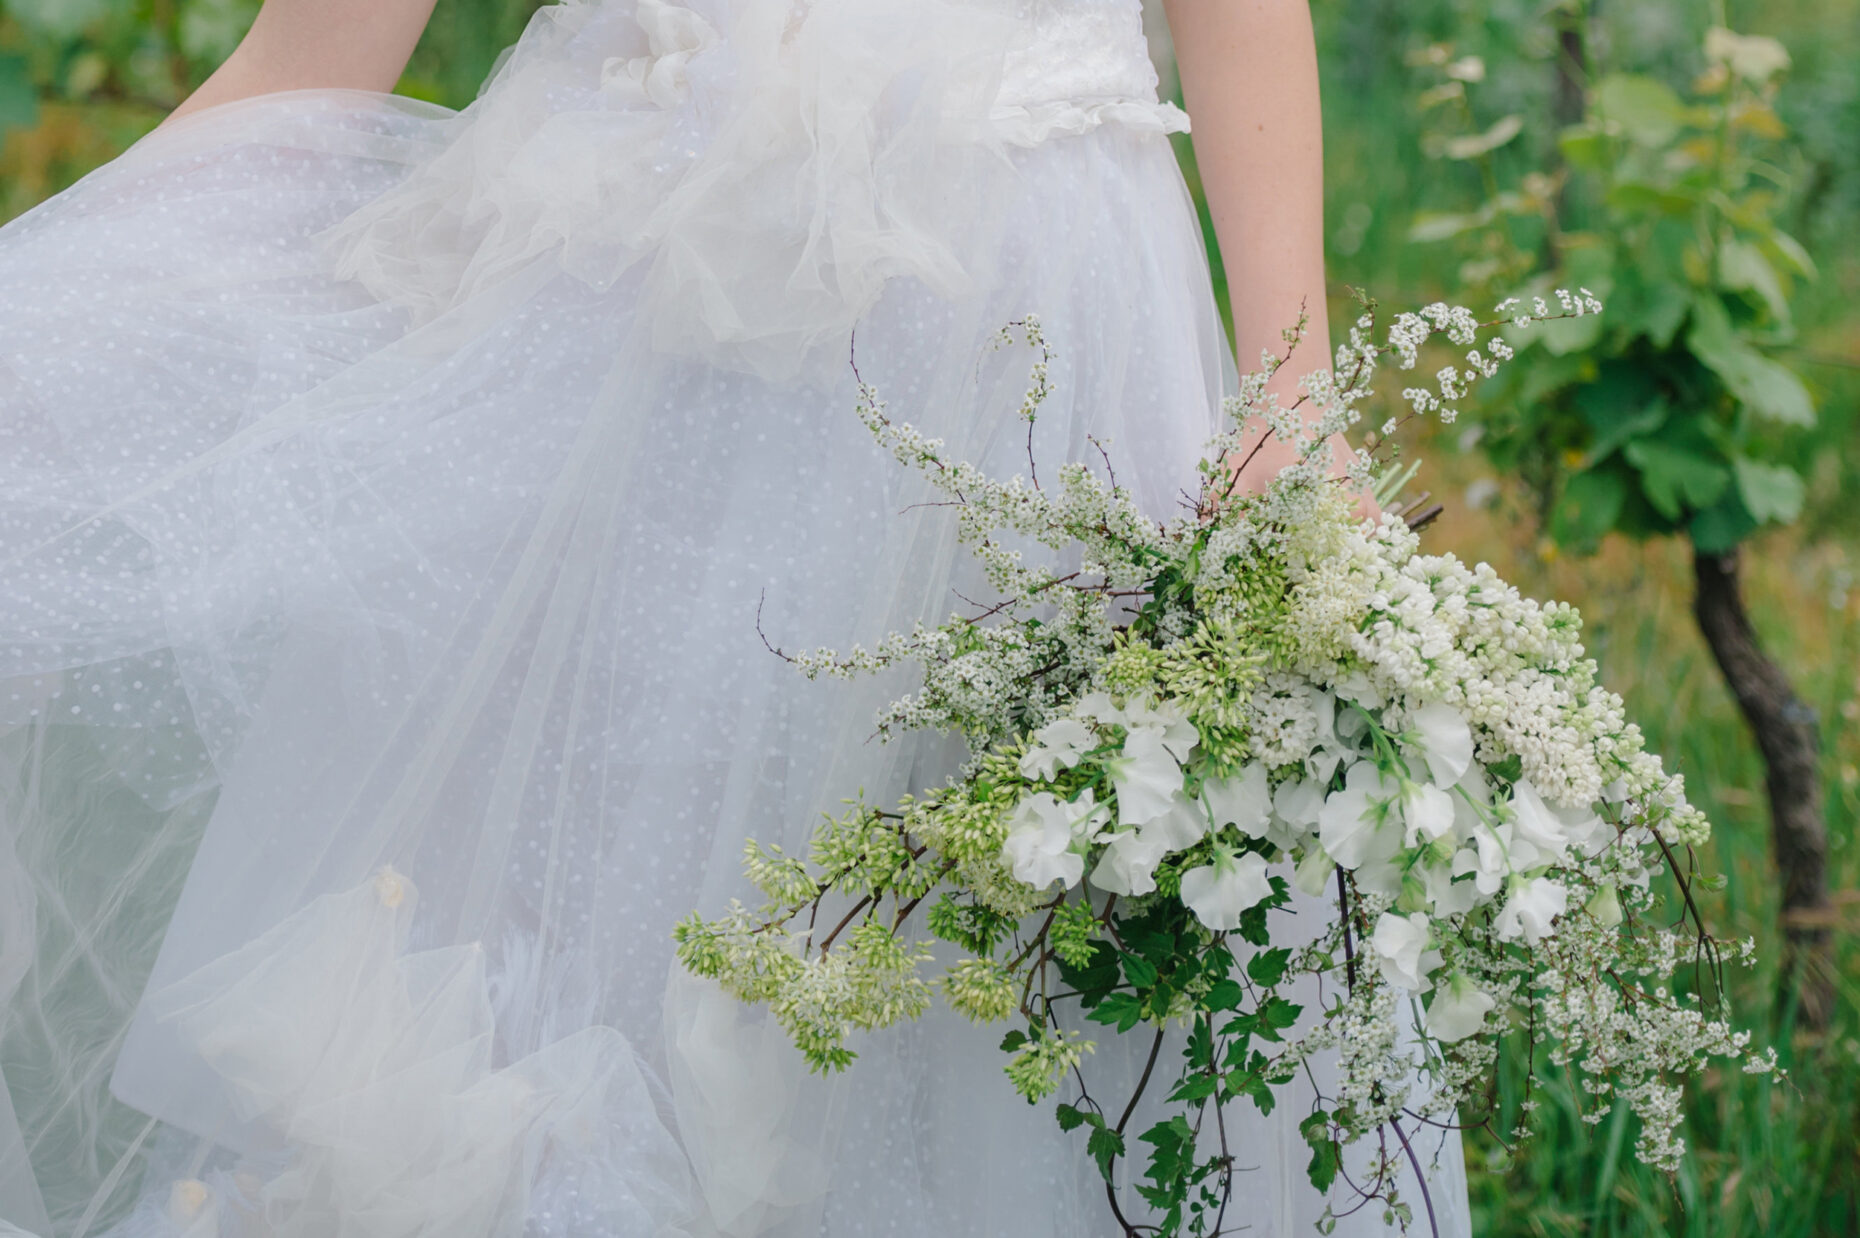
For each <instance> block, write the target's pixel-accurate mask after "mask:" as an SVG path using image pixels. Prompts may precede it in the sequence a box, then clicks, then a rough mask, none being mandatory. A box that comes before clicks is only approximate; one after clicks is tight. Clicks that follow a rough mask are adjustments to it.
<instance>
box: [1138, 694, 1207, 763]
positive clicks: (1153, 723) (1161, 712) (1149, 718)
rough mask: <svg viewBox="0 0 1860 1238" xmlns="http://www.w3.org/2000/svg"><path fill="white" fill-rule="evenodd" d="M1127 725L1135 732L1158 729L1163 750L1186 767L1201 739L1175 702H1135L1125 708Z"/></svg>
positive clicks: (1185, 714) (1183, 711)
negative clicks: (1166, 750)
mask: <svg viewBox="0 0 1860 1238" xmlns="http://www.w3.org/2000/svg"><path fill="white" fill-rule="evenodd" d="M1124 725H1126V726H1128V727H1129V728H1130V729H1131V730H1132V731H1137V730H1148V729H1151V728H1154V729H1155V730H1157V731H1160V732H1162V745H1163V747H1165V748H1167V749H1168V750H1169V755H1170V756H1172V757H1174V758H1175V759H1176V761H1177V762H1178V763H1182V764H1186V763H1187V761H1188V754H1189V753H1191V752H1193V751H1194V750H1195V745H1196V743H1198V742H1199V741H1200V739H1201V736H1200V733H1199V732H1197V731H1196V730H1195V724H1194V723H1193V722H1191V721H1189V717H1188V711H1187V710H1185V709H1183V708H1182V707H1181V706H1180V705H1178V704H1176V703H1175V702H1174V701H1164V702H1163V703H1162V704H1161V705H1157V706H1151V705H1150V703H1149V702H1148V701H1146V700H1142V699H1139V700H1135V701H1132V702H1130V704H1129V705H1127V706H1125V707H1124Z"/></svg>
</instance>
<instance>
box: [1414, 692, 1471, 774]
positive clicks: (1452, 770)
mask: <svg viewBox="0 0 1860 1238" xmlns="http://www.w3.org/2000/svg"><path fill="white" fill-rule="evenodd" d="M1409 720H1410V721H1411V722H1412V723H1413V724H1414V727H1415V729H1416V730H1417V731H1419V732H1420V737H1421V745H1420V746H1421V754H1422V756H1423V757H1424V758H1425V759H1426V761H1427V768H1428V770H1429V771H1431V772H1432V773H1433V775H1434V781H1435V782H1436V783H1438V784H1440V785H1441V786H1443V787H1450V786H1452V785H1453V784H1454V783H1456V782H1458V781H1459V780H1460V777H1461V775H1463V774H1465V772H1466V770H1467V767H1468V766H1470V765H1471V764H1472V759H1473V736H1472V728H1471V727H1469V726H1467V725H1466V719H1465V718H1464V717H1462V716H1461V714H1460V712H1459V710H1457V709H1454V708H1453V707H1452V706H1451V705H1441V704H1433V705H1424V706H1422V707H1421V708H1420V709H1417V710H1415V711H1414V713H1412V714H1410V715H1409Z"/></svg>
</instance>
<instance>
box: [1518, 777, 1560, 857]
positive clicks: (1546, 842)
mask: <svg viewBox="0 0 1860 1238" xmlns="http://www.w3.org/2000/svg"><path fill="white" fill-rule="evenodd" d="M1510 809H1511V818H1512V821H1513V823H1514V824H1515V826H1516V830H1517V836H1518V837H1519V838H1521V839H1523V840H1524V841H1525V842H1528V843H1530V844H1531V845H1532V846H1534V847H1537V848H1538V849H1540V850H1542V851H1544V852H1546V853H1547V854H1549V855H1550V856H1552V857H1554V858H1555V859H1559V860H1560V859H1562V858H1563V857H1564V856H1565V855H1567V854H1568V852H1569V830H1568V828H1567V827H1566V826H1565V825H1564V824H1563V819H1562V818H1561V817H1559V816H1558V815H1557V814H1556V813H1555V812H1554V811H1552V810H1551V808H1550V806H1549V805H1548V804H1546V803H1544V799H1543V796H1541V795H1539V794H1538V793H1537V788H1536V787H1534V786H1532V785H1531V780H1530V779H1528V778H1520V779H1518V781H1517V784H1516V785H1515V786H1513V787H1512V788H1511V801H1510Z"/></svg>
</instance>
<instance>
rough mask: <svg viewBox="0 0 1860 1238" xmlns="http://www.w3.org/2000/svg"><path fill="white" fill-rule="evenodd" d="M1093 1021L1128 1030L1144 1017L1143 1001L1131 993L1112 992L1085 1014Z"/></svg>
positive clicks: (1119, 1029) (1122, 1030)
mask: <svg viewBox="0 0 1860 1238" xmlns="http://www.w3.org/2000/svg"><path fill="white" fill-rule="evenodd" d="M1085 1017H1086V1018H1087V1019H1090V1020H1091V1021H1092V1022H1093V1023H1104V1024H1107V1025H1110V1026H1113V1027H1115V1028H1117V1030H1118V1031H1120V1032H1127V1031H1129V1030H1130V1029H1131V1028H1133V1027H1135V1026H1136V1025H1137V1024H1138V1023H1139V1022H1141V1021H1142V1019H1143V1003H1142V1002H1140V1001H1138V1000H1137V998H1136V996H1135V995H1134V994H1131V993H1112V994H1109V995H1108V996H1106V997H1105V999H1104V1000H1103V1001H1101V1002H1099V1003H1098V1004H1097V1006H1096V1007H1094V1008H1093V1009H1092V1011H1091V1012H1090V1013H1089V1014H1087V1015H1086V1016H1085Z"/></svg>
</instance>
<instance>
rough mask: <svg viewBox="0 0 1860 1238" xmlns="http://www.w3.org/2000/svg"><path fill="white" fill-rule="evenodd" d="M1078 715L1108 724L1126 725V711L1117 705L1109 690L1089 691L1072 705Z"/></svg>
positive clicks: (1075, 714)
mask: <svg viewBox="0 0 1860 1238" xmlns="http://www.w3.org/2000/svg"><path fill="white" fill-rule="evenodd" d="M1072 713H1073V714H1074V716H1076V717H1080V718H1089V719H1091V720H1092V721H1093V722H1102V723H1104V724H1105V725H1106V726H1124V725H1125V722H1124V711H1123V710H1121V709H1119V708H1118V707H1117V702H1116V701H1113V700H1112V699H1111V694H1110V693H1108V692H1087V693H1086V694H1085V695H1084V696H1081V697H1080V698H1079V699H1078V701H1077V702H1076V703H1075V704H1074V705H1073V706H1072Z"/></svg>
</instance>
